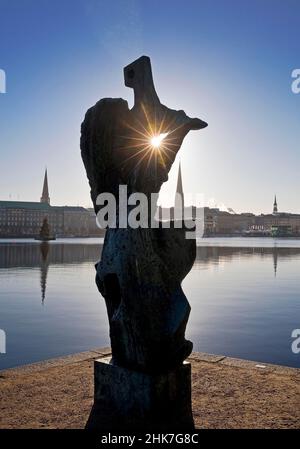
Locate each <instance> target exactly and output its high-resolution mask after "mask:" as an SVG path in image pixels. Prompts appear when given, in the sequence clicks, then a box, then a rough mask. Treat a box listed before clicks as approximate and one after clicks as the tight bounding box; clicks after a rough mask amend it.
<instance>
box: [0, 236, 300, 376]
mask: <svg viewBox="0 0 300 449" xmlns="http://www.w3.org/2000/svg"><path fill="white" fill-rule="evenodd" d="M234 242H236V243H235V244H236V246H234ZM213 243H216V244H215V245H214V244H213ZM225 243H227V246H226V245H225V246H224V245H223V242H221V244H220V245H219V246H218V245H217V241H216V240H214V241H213V242H212V241H210V242H207V244H206V242H203V243H202V245H201V246H198V247H197V257H196V261H195V264H194V266H193V269H192V270H191V272H190V273H189V274H188V276H187V277H186V278H185V280H184V282H183V289H184V292H185V293H186V296H187V298H188V300H189V302H190V304H191V307H192V313H191V315H190V319H189V324H188V328H187V338H188V339H190V340H192V341H193V343H194V349H195V350H196V351H203V352H211V353H215V354H225V355H229V356H234V357H241V358H248V359H252V360H258V361H262V362H270V363H279V364H286V365H290V366H297V367H299V363H300V358H299V356H296V355H294V354H293V353H292V352H291V338H290V337H291V332H292V330H293V329H296V328H299V324H300V323H299V316H300V301H299V293H300V281H299V274H298V273H299V269H300V242H298V243H297V244H298V247H297V246H296V244H295V242H294V243H293V247H290V248H287V247H286V246H287V242H285V243H284V247H281V246H280V245H276V246H273V247H272V246H270V243H271V242H270V240H268V241H267V242H265V246H264V247H262V246H261V247H260V246H258V245H257V242H256V244H255V246H253V247H251V242H249V243H248V246H246V245H245V243H246V242H245V240H243V241H242V245H244V246H239V242H237V241H236V240H235V239H233V240H231V241H230V244H231V246H228V242H225ZM262 244H264V242H262ZM222 245H223V246H222ZM101 248H102V245H101V243H100V242H98V243H97V242H90V241H89V242H87V243H84V242H81V243H77V240H76V241H74V240H73V241H71V240H70V241H69V242H68V243H61V242H59V241H56V242H50V243H46V244H45V243H42V244H41V243H40V242H35V243H33V242H32V243H29V242H27V243H25V242H24V243H21V242H20V243H18V242H6V243H2V242H0V328H1V329H4V330H5V331H6V334H7V342H8V343H7V345H8V346H7V347H8V351H7V354H5V355H2V354H1V355H0V369H2V368H6V367H10V366H16V365H20V364H24V363H31V362H34V361H38V360H43V359H47V358H51V357H57V356H60V355H64V354H71V353H74V352H80V351H83V350H89V349H90V348H92V347H100V346H107V345H108V344H109V338H108V335H109V330H108V322H107V314H106V310H105V303H104V301H103V300H102V299H101V296H100V294H99V292H98V290H97V287H96V285H95V268H94V264H95V263H96V262H97V261H98V260H99V257H100V253H101ZM41 304H42V305H43V307H41Z"/></svg>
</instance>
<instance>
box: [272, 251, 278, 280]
mask: <svg viewBox="0 0 300 449" xmlns="http://www.w3.org/2000/svg"><path fill="white" fill-rule="evenodd" d="M277 264H278V250H277V247H274V251H273V265H274V275H275V277H276V276H277Z"/></svg>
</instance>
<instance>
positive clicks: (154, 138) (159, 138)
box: [150, 133, 168, 148]
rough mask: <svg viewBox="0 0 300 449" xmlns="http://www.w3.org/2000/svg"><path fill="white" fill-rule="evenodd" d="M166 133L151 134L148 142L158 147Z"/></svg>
mask: <svg viewBox="0 0 300 449" xmlns="http://www.w3.org/2000/svg"><path fill="white" fill-rule="evenodd" d="M167 135H168V133H162V134H158V135H157V136H152V137H151V139H150V143H151V145H152V147H153V148H159V147H160V146H161V143H162V141H163V140H164V138H165V137H167Z"/></svg>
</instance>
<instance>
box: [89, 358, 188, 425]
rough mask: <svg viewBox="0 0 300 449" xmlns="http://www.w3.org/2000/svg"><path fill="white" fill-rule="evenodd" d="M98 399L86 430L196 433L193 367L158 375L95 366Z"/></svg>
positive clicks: (105, 361) (105, 362) (106, 362)
mask: <svg viewBox="0 0 300 449" xmlns="http://www.w3.org/2000/svg"><path fill="white" fill-rule="evenodd" d="M94 370H95V371H94V375H95V396H94V406H93V409H92V411H91V414H90V417H89V420H88V422H87V425H86V428H88V429H97V430H147V431H149V430H176V431H181V430H193V428H194V422H193V415H192V407H191V365H190V363H186V362H184V363H183V364H182V365H181V366H179V367H178V368H176V369H174V370H172V371H168V372H165V373H159V374H156V373H155V374H148V373H143V372H138V371H132V370H129V369H126V368H123V367H120V366H117V365H113V364H111V359H110V358H102V359H98V360H95V362H94Z"/></svg>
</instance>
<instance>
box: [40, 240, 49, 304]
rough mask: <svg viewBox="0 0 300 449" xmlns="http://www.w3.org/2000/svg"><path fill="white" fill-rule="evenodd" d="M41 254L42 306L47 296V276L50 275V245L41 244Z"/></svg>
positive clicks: (46, 243)
mask: <svg viewBox="0 0 300 449" xmlns="http://www.w3.org/2000/svg"><path fill="white" fill-rule="evenodd" d="M40 252H41V256H42V261H41V294H42V304H43V305H44V301H45V296H46V286H47V275H48V267H49V262H48V253H49V243H48V242H43V243H41V244H40Z"/></svg>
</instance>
